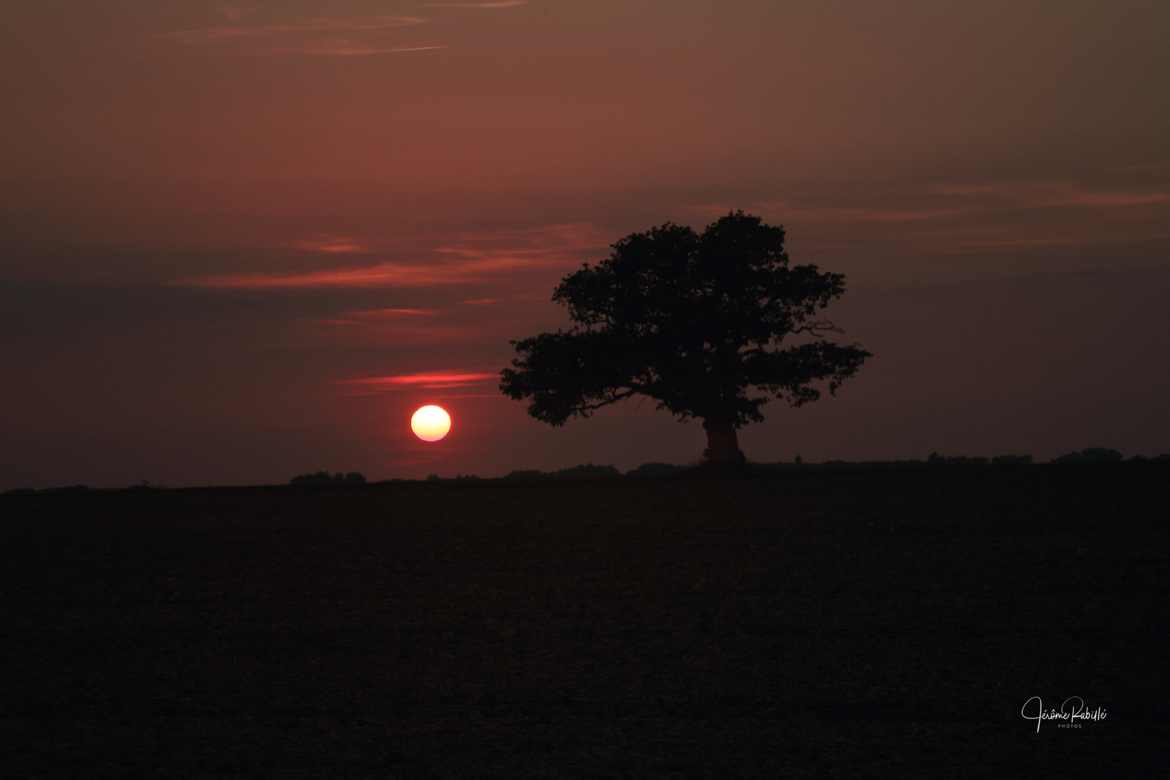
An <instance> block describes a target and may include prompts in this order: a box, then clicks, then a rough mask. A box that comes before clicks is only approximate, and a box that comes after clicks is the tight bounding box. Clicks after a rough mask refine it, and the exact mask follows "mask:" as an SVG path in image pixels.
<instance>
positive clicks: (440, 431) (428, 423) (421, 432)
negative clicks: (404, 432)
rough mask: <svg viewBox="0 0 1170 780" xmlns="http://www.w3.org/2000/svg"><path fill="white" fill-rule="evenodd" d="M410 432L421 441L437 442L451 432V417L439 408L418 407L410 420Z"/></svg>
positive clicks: (430, 405) (432, 405) (431, 406)
mask: <svg viewBox="0 0 1170 780" xmlns="http://www.w3.org/2000/svg"><path fill="white" fill-rule="evenodd" d="M410 430H412V431H414V435H415V436H417V437H419V438H420V439H422V440H423V441H432V442H433V441H439V440H440V439H442V438H443V437H444V436H446V435H447V433H448V432H449V431H450V430H451V415H449V414H447V410H446V409H444V408H443V407H441V406H435V405H434V404H428V405H426V406H420V407H419V408H418V409H416V410H415V412H414V415H412V416H411V418H410Z"/></svg>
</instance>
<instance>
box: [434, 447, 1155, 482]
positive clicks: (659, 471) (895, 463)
mask: <svg viewBox="0 0 1170 780" xmlns="http://www.w3.org/2000/svg"><path fill="white" fill-rule="evenodd" d="M1122 462H1128V463H1170V453H1167V454H1163V455H1157V456H1154V457H1146V456H1144V455H1135V456H1133V457H1131V458H1129V459H1128V460H1127V459H1126V458H1125V456H1124V455H1122V454H1121V453H1120V452H1118V451H1117V450H1113V449H1108V448H1105V447H1090V448H1088V449H1083V450H1078V451H1076V452H1070V453H1067V454H1065V455H1061V456H1060V457H1058V458H1054V459H1053V460H1052V461H1051V463H1053V464H1062V465H1063V464H1078V463H1122ZM1034 463H1035V461H1034V460H1033V458H1032V456H1031V455H1016V454H1006V455H993V456H990V457H988V456H982V455H977V456H976V455H942V454H940V453H938V452H932V453H930V455H929V456H928V457H927V458H926V460H921V459H914V458H910V459H905V460H881V461H847V460H827V461H822V462H820V463H808V462H806V461H804V460H803V459H802V458H801V457H800V456H799V455H797V456H796V457H795V458H794V459H793V460H791V461H780V462H774V463H752V464H750V465H751V469H752V470H753V471H755V472H756V473H770V472H777V471H792V470H802V469H812V470H826V469H827V470H832V469H845V468H853V469H855V468H878V469H902V468H922V467H924V466H931V467H938V466H951V467H964V466H968V467H973V466H992V467H1018V466H1030V465H1033V464H1034ZM703 469H704V466H703V464H678V463H661V462H651V463H643V464H642V465H640V466H637V467H635V468H633V469H630V470H629V471H627V472H625V473H624V474H623V473H622V472H621V471H619V470H618V469H617V468H616V467H614V466H611V465H604V466H603V465H596V464H593V463H586V464H583V465H580V466H572V467H570V468H565V469H559V470H557V471H540V470H538V469H518V470H516V471H511V472H509V473H508V474H506V475H504V476H503V477H500V479H503V480H509V481H538V480H573V479H611V478H617V477H627V478H633V479H639V478H651V479H653V478H657V477H669V476H683V475H687V474H693V473H696V472H701V471H702V470H703ZM480 479H482V478H481V477H478V476H476V475H474V474H457V475H455V476H454V477H446V478H444V477H441V476H439V475H438V474H430V475H428V476H427V480H428V481H430V482H438V481H442V482H447V481H460V482H467V481H475V480H480Z"/></svg>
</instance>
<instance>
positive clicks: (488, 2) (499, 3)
mask: <svg viewBox="0 0 1170 780" xmlns="http://www.w3.org/2000/svg"><path fill="white" fill-rule="evenodd" d="M522 5H528V0H484V1H483V2H479V3H477V2H471V1H470V0H469V2H463V3H460V2H450V3H426V4H425V7H427V8H485V9H492V8H519V7H520V6H522Z"/></svg>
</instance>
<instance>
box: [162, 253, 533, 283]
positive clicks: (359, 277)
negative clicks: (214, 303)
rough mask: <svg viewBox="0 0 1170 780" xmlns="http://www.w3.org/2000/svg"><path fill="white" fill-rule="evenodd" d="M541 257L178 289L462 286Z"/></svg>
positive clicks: (231, 279)
mask: <svg viewBox="0 0 1170 780" xmlns="http://www.w3.org/2000/svg"><path fill="white" fill-rule="evenodd" d="M544 262H545V261H544V260H543V259H542V258H534V257H526V256H523V255H516V254H511V253H489V254H486V255H484V254H480V255H478V256H467V257H466V259H463V260H460V261H457V262H449V263H377V264H375V265H368V266H359V267H351V268H330V269H322V270H316V271H305V272H299V273H283V274H282V273H239V274H221V275H216V276H204V277H196V278H192V279H183V280H180V281H179V282H177V284H178V286H181V287H201V288H211V289H244V290H281V289H284V290H295V289H313V288H367V287H432V286H440V285H450V284H466V283H468V282H473V281H476V280H479V279H482V278H483V277H485V276H491V275H494V274H500V273H507V272H511V271H519V270H523V269H525V268H531V267H533V266H535V265H541V264H544Z"/></svg>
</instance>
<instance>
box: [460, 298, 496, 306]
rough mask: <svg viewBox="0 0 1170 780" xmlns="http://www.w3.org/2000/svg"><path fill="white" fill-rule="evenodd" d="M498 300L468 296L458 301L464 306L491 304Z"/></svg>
mask: <svg viewBox="0 0 1170 780" xmlns="http://www.w3.org/2000/svg"><path fill="white" fill-rule="evenodd" d="M499 302H500V299H499V298H468V299H466V300H464V301H460V303H462V304H463V305H465V306H491V305H492V304H495V303H499Z"/></svg>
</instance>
